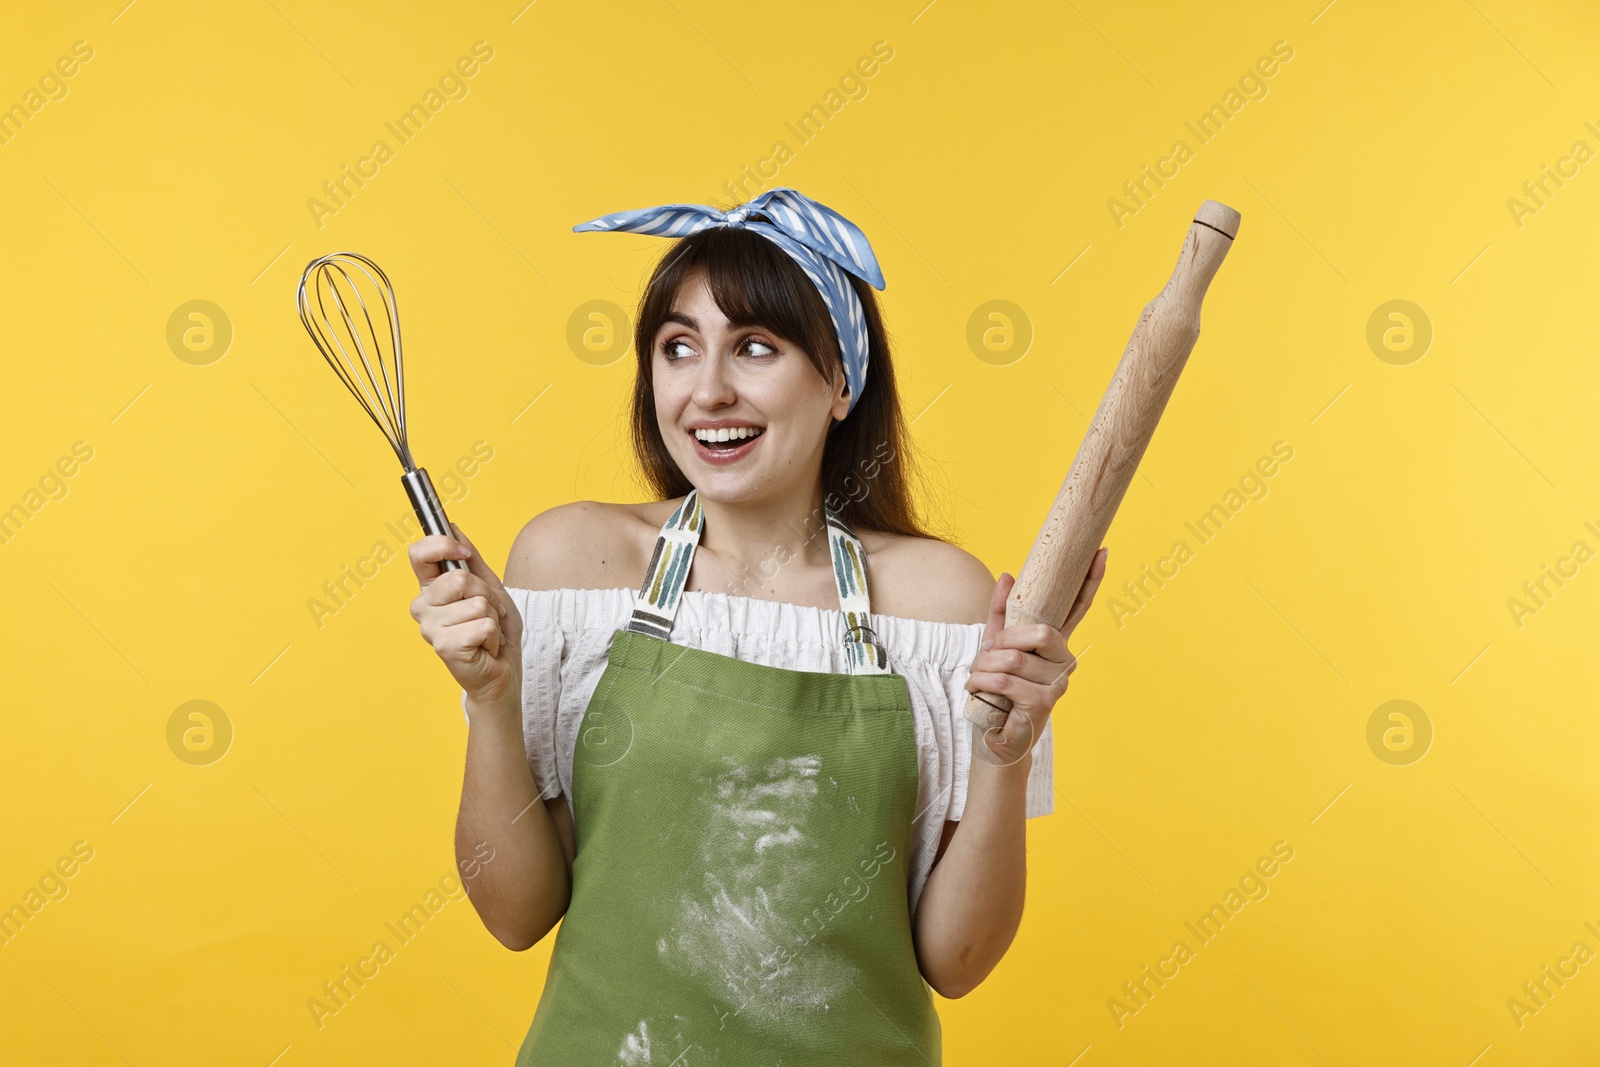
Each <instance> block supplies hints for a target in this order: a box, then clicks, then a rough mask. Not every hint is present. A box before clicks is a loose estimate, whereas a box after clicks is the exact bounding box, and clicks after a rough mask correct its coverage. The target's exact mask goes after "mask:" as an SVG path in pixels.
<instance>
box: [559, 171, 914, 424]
mask: <svg viewBox="0 0 1600 1067" xmlns="http://www.w3.org/2000/svg"><path fill="white" fill-rule="evenodd" d="M755 215H759V216H763V217H761V218H752V217H751V216H755ZM712 226H744V227H746V228H747V229H750V230H753V231H754V232H756V233H759V234H760V235H761V236H763V237H765V238H767V240H769V241H771V242H772V243H773V244H775V245H777V246H778V247H779V248H781V249H783V250H784V251H785V252H786V253H788V255H789V258H791V259H793V260H794V261H795V262H796V263H798V264H800V269H801V270H803V271H805V272H806V277H808V278H810V279H811V281H812V284H814V285H815V286H816V287H817V292H819V293H821V294H822V302H823V303H824V304H826V305H827V308H828V314H829V315H831V316H832V317H833V331H834V333H835V334H836V335H838V338H839V350H840V352H841V353H842V354H843V356H844V377H845V382H846V383H847V385H848V387H849V390H850V407H849V408H848V409H847V410H846V411H845V414H846V415H849V414H850V411H852V410H854V409H855V406H856V401H857V400H859V399H861V390H862V388H863V387H864V386H865V385H866V380H867V320H866V315H865V314H864V313H863V312H862V310H861V301H860V299H859V298H858V297H857V296H856V292H855V290H854V289H853V288H851V285H850V280H849V279H848V278H846V277H845V272H846V271H848V272H849V273H851V274H853V275H855V276H856V277H857V278H860V279H861V280H862V281H864V282H866V283H867V284H869V285H871V286H872V287H873V288H875V289H882V288H883V287H884V283H883V271H881V270H879V269H878V259H877V257H876V256H874V255H873V254H872V246H871V245H870V244H868V243H867V235H866V234H864V233H862V232H861V228H860V227H858V226H857V225H856V224H855V223H853V222H851V221H850V220H849V219H847V218H845V217H844V216H843V215H841V214H839V213H838V212H837V211H834V210H833V209H832V208H829V207H825V206H824V205H822V204H819V203H817V202H816V201H815V200H813V199H811V198H810V197H809V196H806V195H805V194H804V193H802V192H799V191H798V190H795V189H789V188H786V187H783V186H780V187H778V188H776V189H768V190H767V191H766V192H764V193H762V194H761V195H760V196H757V197H755V198H753V199H751V200H749V201H747V202H745V203H743V204H740V205H739V206H738V207H736V208H734V209H733V210H731V211H718V210H717V209H716V208H714V207H708V206H706V205H703V204H663V205H662V206H660V207H646V208H638V209H636V210H633V211H618V212H615V213H613V214H610V215H602V216H600V217H599V218H597V219H592V220H590V221H589V222H584V223H579V224H578V225H577V226H574V227H573V228H572V230H573V232H574V233H584V232H587V231H591V230H600V231H605V230H620V231H625V232H628V233H647V234H650V235H652V236H655V237H687V236H689V235H690V234H692V233H699V232H700V231H701V230H704V229H709V228H710V227H712ZM841 421H843V420H839V419H836V420H834V424H835V425H838V423H839V422H841Z"/></svg>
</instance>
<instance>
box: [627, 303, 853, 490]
mask: <svg viewBox="0 0 1600 1067" xmlns="http://www.w3.org/2000/svg"><path fill="white" fill-rule="evenodd" d="M650 358H651V362H652V374H651V376H652V379H653V387H654V393H655V407H656V420H657V422H658V424H659V426H660V429H661V437H662V440H663V441H664V442H665V443H666V447H667V451H668V452H669V453H670V454H671V455H672V458H673V460H674V461H675V462H676V463H677V465H678V468H679V469H680V470H681V471H683V473H684V475H685V476H687V477H688V479H689V480H690V481H691V482H692V483H694V485H695V487H696V488H697V489H698V490H699V492H700V495H701V497H702V498H704V499H710V500H717V501H739V500H746V501H747V500H753V499H758V498H768V497H772V496H776V495H787V494H791V493H792V494H799V495H801V496H802V497H803V498H804V497H808V496H809V495H810V493H811V492H813V491H814V487H815V486H816V485H817V484H818V478H819V477H820V472H821V469H822V450H823V444H824V442H825V440H826V435H827V432H828V427H829V426H830V425H831V424H832V422H833V420H834V419H838V418H843V417H844V415H845V412H846V411H847V410H848V409H849V402H848V399H847V398H846V397H845V395H844V390H845V382H844V375H843V374H842V373H841V374H837V375H836V376H835V377H836V378H837V381H836V382H835V384H833V385H829V384H828V382H827V381H826V380H824V379H823V377H822V375H821V374H819V373H818V372H817V369H816V367H815V366H813V365H812V363H811V360H810V359H809V358H808V356H807V354H806V352H805V351H804V350H803V349H802V348H800V347H799V346H798V345H796V344H794V343H793V342H791V341H789V340H786V339H785V338H782V337H779V336H778V335H777V334H776V333H774V332H773V331H772V330H769V329H764V328H763V327H760V326H754V325H747V326H735V325H734V324H733V323H732V322H730V321H729V320H728V317H727V315H725V314H724V313H723V311H722V309H721V308H720V307H718V306H717V302H716V300H715V299H714V298H713V297H712V295H711V290H710V288H709V287H708V286H707V284H706V279H705V275H704V273H703V272H701V273H696V274H694V275H692V276H691V277H689V278H688V279H686V280H685V281H684V283H683V285H682V286H681V287H680V288H679V290H678V294H677V297H676V299H675V300H674V301H673V305H672V312H671V314H670V315H668V316H667V320H666V321H665V322H663V323H662V324H661V327H660V329H658V330H657V331H656V336H655V343H654V345H653V346H652V352H651V356H650Z"/></svg>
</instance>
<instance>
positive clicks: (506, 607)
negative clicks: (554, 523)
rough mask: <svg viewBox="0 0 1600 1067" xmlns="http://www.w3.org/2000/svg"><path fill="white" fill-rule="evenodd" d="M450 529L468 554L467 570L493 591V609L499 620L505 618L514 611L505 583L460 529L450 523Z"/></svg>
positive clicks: (491, 596) (491, 595)
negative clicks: (496, 612)
mask: <svg viewBox="0 0 1600 1067" xmlns="http://www.w3.org/2000/svg"><path fill="white" fill-rule="evenodd" d="M450 529H452V530H454V531H455V534H456V540H458V541H460V542H461V543H462V544H463V545H465V546H466V549H467V552H468V555H467V570H469V571H471V572H472V573H473V574H474V575H476V576H477V577H478V578H479V579H480V580H481V581H482V582H483V583H484V584H485V585H487V586H488V587H489V588H490V589H491V590H493V592H492V593H491V594H490V598H491V600H492V602H493V603H494V605H495V609H496V610H497V611H498V612H499V613H500V617H501V618H506V617H507V616H509V615H510V614H511V613H512V612H514V611H515V610H516V605H515V604H513V603H512V602H511V597H510V595H508V594H507V593H506V587H505V583H503V582H501V581H500V576H499V575H498V574H496V573H495V572H494V568H492V567H490V566H489V564H488V562H487V561H486V560H485V559H484V558H483V553H481V552H479V551H478V546H476V545H474V544H473V543H472V542H471V541H469V540H468V539H467V535H466V534H465V533H463V532H462V530H461V527H459V526H457V525H456V524H455V523H453V522H452V523H451V524H450Z"/></svg>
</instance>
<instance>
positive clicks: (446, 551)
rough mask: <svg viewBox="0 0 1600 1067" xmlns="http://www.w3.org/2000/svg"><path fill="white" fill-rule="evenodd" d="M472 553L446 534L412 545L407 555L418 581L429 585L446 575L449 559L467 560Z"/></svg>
mask: <svg viewBox="0 0 1600 1067" xmlns="http://www.w3.org/2000/svg"><path fill="white" fill-rule="evenodd" d="M470 553H471V549H469V548H468V547H467V546H466V545H464V544H462V543H461V542H458V541H455V540H452V539H451V538H448V537H446V536H445V535H444V534H429V535H428V536H427V537H424V538H422V539H421V540H418V541H415V542H413V543H412V545H411V547H410V548H409V549H407V551H406V554H407V556H408V557H409V558H410V560H411V570H412V571H413V572H414V573H415V574H416V576H417V581H419V582H421V583H422V584H423V585H427V584H428V583H429V582H431V581H433V580H434V579H435V578H437V577H439V575H440V574H442V573H446V572H445V570H444V567H443V561H445V560H447V559H466V558H467V557H468V555H469V554H470Z"/></svg>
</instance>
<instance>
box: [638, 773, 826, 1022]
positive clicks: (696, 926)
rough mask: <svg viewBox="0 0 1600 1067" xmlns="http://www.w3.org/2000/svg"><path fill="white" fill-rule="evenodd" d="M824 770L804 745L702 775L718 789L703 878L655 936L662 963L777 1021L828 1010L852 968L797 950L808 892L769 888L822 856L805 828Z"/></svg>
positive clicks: (759, 1017) (754, 1017) (704, 845)
mask: <svg viewBox="0 0 1600 1067" xmlns="http://www.w3.org/2000/svg"><path fill="white" fill-rule="evenodd" d="M821 770H822V757H821V756H820V755H802V756H788V757H774V758H773V759H771V760H769V761H767V763H766V764H765V765H763V766H761V767H758V768H751V767H743V766H739V765H737V764H735V763H733V762H732V761H731V760H726V759H725V760H723V761H722V766H721V767H720V769H719V770H718V771H717V772H716V773H715V774H711V775H703V776H701V779H702V781H704V782H705V784H706V785H707V786H708V787H709V789H708V794H709V795H711V796H714V797H715V798H716V802H715V806H714V808H713V814H712V820H711V825H710V827H709V833H707V834H706V836H705V838H704V839H703V840H702V841H701V847H700V855H701V859H702V861H703V862H704V864H705V868H706V871H705V875H704V882H703V886H702V889H701V892H700V893H698V894H694V895H685V896H683V897H682V898H681V899H680V901H679V905H678V914H677V918H676V921H674V923H673V924H672V928H671V929H670V930H669V931H668V933H667V935H666V936H664V937H662V938H660V939H659V940H658V941H657V943H656V946H657V948H658V950H659V951H660V953H661V959H662V962H663V963H664V964H665V965H666V966H668V967H670V968H673V969H676V970H681V971H685V972H687V973H690V974H695V975H699V976H702V977H707V978H712V979H714V980H716V981H717V982H718V983H719V984H721V985H722V986H723V987H724V988H725V989H726V991H727V995H728V998H729V1000H730V1001H731V1002H732V1004H733V1005H735V1006H736V1007H737V1010H738V1011H740V1012H742V1013H747V1014H749V1015H750V1016H751V1021H752V1022H754V1021H760V1022H762V1023H766V1024H770V1025H781V1024H783V1023H784V1022H785V1020H787V1019H792V1018H800V1017H803V1016H805V1015H806V1014H808V1013H810V1012H815V1011H817V1010H824V1009H825V1008H826V1007H827V1005H828V1003H829V1002H830V1001H831V1000H832V999H833V998H835V997H838V996H841V995H843V994H844V992H845V991H846V990H847V989H848V988H849V983H850V981H851V980H852V979H853V978H854V977H856V976H855V974H854V972H853V969H842V968H840V967H838V966H837V965H836V961H830V960H829V959H828V958H827V957H826V956H825V955H823V954H813V955H810V956H803V955H801V954H800V949H801V948H803V947H804V945H805V943H806V937H805V935H804V934H803V933H802V932H801V931H800V930H799V929H797V927H796V926H795V921H794V918H793V917H797V916H801V915H804V914H805V913H806V912H808V911H809V910H810V907H811V905H812V903H813V902H812V901H798V900H788V899H785V898H784V897H783V896H782V891H781V888H780V889H779V890H778V892H779V894H780V896H779V898H778V899H776V900H775V899H773V896H772V895H771V894H770V893H769V892H768V886H779V887H781V886H782V885H783V884H785V883H786V882H787V883H789V884H793V882H794V878H795V875H796V873H797V872H800V871H803V870H809V869H811V868H812V867H814V865H815V864H816V863H817V862H819V861H821V860H825V859H827V858H828V857H827V855H826V853H824V852H822V851H821V850H818V849H816V848H814V847H812V846H811V844H810V839H809V838H808V837H807V835H806V832H805V826H806V823H807V821H808V819H809V817H810V815H811V813H812V811H813V810H814V809H815V802H816V799H817V796H818V792H819V783H818V777H819V775H820V773H821ZM835 860H836V857H835ZM786 916H788V917H786Z"/></svg>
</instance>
